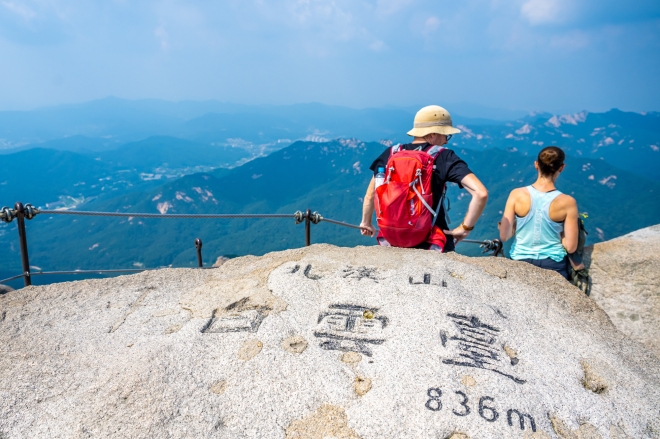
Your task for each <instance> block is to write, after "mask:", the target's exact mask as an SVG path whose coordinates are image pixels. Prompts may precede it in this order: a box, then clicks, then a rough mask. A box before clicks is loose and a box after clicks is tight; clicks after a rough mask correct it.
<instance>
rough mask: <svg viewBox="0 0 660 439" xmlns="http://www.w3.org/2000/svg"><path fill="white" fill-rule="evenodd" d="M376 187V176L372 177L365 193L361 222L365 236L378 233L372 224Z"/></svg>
mask: <svg viewBox="0 0 660 439" xmlns="http://www.w3.org/2000/svg"><path fill="white" fill-rule="evenodd" d="M374 187H375V181H374V177H371V182H369V186H368V187H367V193H365V194H364V202H363V204H362V222H361V223H360V227H361V229H360V233H362V234H363V235H365V236H374V234H375V233H376V228H375V227H374V226H373V224H372V218H373V216H374V193H375V190H374Z"/></svg>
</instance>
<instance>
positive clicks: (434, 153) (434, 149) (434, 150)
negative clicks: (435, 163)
mask: <svg viewBox="0 0 660 439" xmlns="http://www.w3.org/2000/svg"><path fill="white" fill-rule="evenodd" d="M445 149H447V148H445V147H444V146H438V145H434V146H432V147H431V149H429V150H428V151H426V153H427V154H428V155H430V156H431V157H433V160H435V159H436V158H437V157H438V156H439V155H440V153H441V152H442V151H444V150H445Z"/></svg>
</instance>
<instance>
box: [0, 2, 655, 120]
mask: <svg viewBox="0 0 660 439" xmlns="http://www.w3.org/2000/svg"><path fill="white" fill-rule="evenodd" d="M658 78H660V1H657V0H628V1H612V0H459V1H456V0H454V1H446V0H419V1H414V0H334V1H324V0H271V1H267V0H217V1H211V0H186V1H177V0H158V1H152V0H139V1H138V0H135V1H131V0H102V1H101V0H96V1H95V0H25V1H20V0H0V110H10V109H30V108H35V107H39V106H45V105H55V104H62V103H73V102H83V101H87V100H91V99H96V98H102V97H106V96H109V95H114V96H118V97H122V98H128V99H140V98H162V99H168V100H185V99H193V100H206V99H217V100H221V101H227V102H237V103H248V104H289V103H299V102H311V101H317V102H323V103H328V104H336V105H345V106H351V107H378V106H384V105H394V106H414V105H421V104H427V103H438V104H441V105H443V104H444V105H446V106H447V107H449V108H451V104H452V103H472V104H478V105H482V106H486V107H494V108H506V109H517V110H547V111H553V112H567V111H578V110H582V109H587V110H591V111H601V110H606V109H609V108H612V107H618V108H621V109H625V110H634V111H649V110H660V105H659V102H660V81H659V80H658Z"/></svg>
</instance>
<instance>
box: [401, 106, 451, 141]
mask: <svg viewBox="0 0 660 439" xmlns="http://www.w3.org/2000/svg"><path fill="white" fill-rule="evenodd" d="M460 132H461V130H459V129H458V128H454V127H453V126H452V125H451V115H450V114H449V111H447V110H445V109H444V108H442V107H440V106H438V105H429V106H428V107H424V108H422V109H421V110H419V111H418V112H417V114H415V122H414V128H413V129H412V130H410V131H408V135H409V136H414V137H424V136H426V135H429V134H431V133H438V134H445V135H446V134H457V133H460Z"/></svg>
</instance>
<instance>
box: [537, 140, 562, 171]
mask: <svg viewBox="0 0 660 439" xmlns="http://www.w3.org/2000/svg"><path fill="white" fill-rule="evenodd" d="M565 158H566V154H564V151H562V150H561V148H558V147H556V146H548V147H545V148H543V149H542V150H541V152H539V156H538V158H537V159H536V161H537V162H538V164H539V171H541V175H546V176H549V175H555V172H557V171H559V168H561V167H562V165H563V164H564V159H565Z"/></svg>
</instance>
